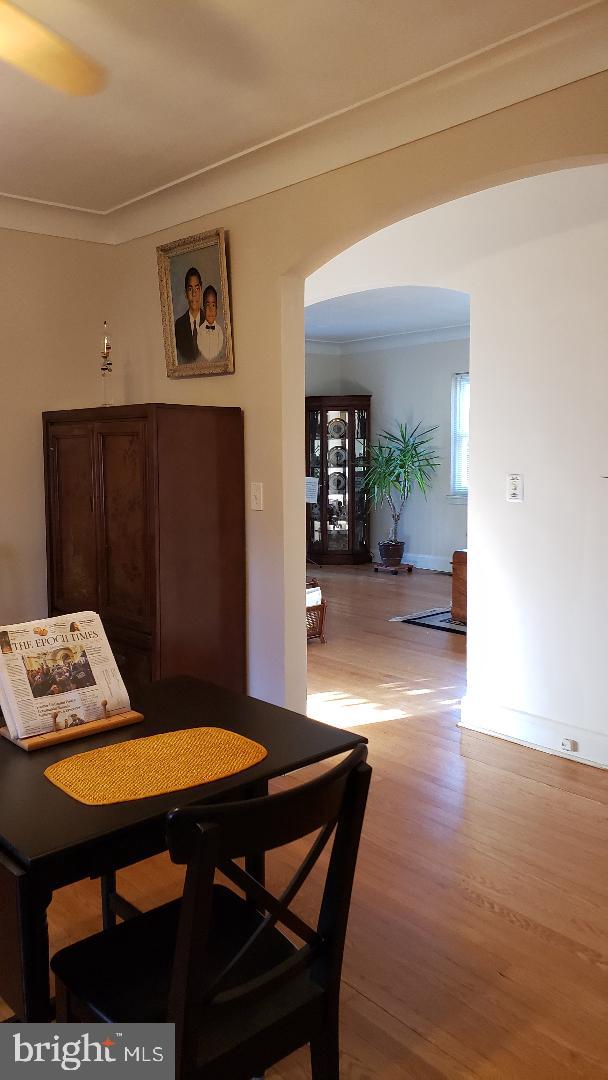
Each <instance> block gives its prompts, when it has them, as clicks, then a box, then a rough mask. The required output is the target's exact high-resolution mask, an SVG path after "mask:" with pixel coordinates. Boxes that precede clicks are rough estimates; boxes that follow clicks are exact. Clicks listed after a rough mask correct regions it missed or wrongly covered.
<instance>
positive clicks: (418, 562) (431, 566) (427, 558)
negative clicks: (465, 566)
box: [403, 551, 452, 574]
mask: <svg viewBox="0 0 608 1080" xmlns="http://www.w3.org/2000/svg"><path fill="white" fill-rule="evenodd" d="M403 562H406V563H408V562H409V563H412V565H413V566H417V567H418V569H419V570H440V571H441V572H442V573H444V574H451V573H452V560H451V559H450V558H449V557H446V556H445V555H410V553H409V551H406V552H405V555H404V556H403Z"/></svg>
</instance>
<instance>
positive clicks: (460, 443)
mask: <svg viewBox="0 0 608 1080" xmlns="http://www.w3.org/2000/svg"><path fill="white" fill-rule="evenodd" d="M468 492H469V375H468V372H465V373H460V374H457V375H453V376H452V476H451V494H452V495H461V496H466V495H468Z"/></svg>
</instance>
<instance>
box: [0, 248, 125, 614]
mask: <svg viewBox="0 0 608 1080" xmlns="http://www.w3.org/2000/svg"><path fill="white" fill-rule="evenodd" d="M0 236H1V240H0V280H1V282H2V287H1V290H0V313H1V320H0V321H1V325H2V331H1V334H2V338H1V340H2V347H1V349H0V425H1V426H0V431H1V438H2V444H1V445H2V450H1V453H0V496H1V503H0V622H3V623H6V622H14V621H17V620H25V619H34V618H36V617H37V616H38V615H40V614H42V613H44V612H46V560H45V532H44V490H43V476H42V423H41V419H40V414H41V412H42V411H43V410H45V409H64V408H65V409H70V408H77V407H80V406H84V405H91V404H101V401H102V396H101V395H102V388H101V382H100V376H99V363H100V360H99V351H100V348H101V337H102V331H103V321H104V318H108V314H107V313H108V310H109V307H110V300H109V297H110V291H111V288H110V286H111V280H112V279H111V274H110V272H109V269H110V265H111V263H112V259H113V258H114V257H115V252H113V251H112V249H110V248H105V247H101V246H100V245H98V244H89V243H81V242H79V241H76V240H62V239H58V238H55V237H48V236H36V235H34V234H31V233H23V232H13V231H11V230H8V229H4V230H2V232H1V234H0Z"/></svg>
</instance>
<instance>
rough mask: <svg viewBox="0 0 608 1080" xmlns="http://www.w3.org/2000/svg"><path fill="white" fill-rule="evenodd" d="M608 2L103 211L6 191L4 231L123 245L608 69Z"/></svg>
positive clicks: (0, 220) (0, 217)
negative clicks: (48, 202)
mask: <svg viewBox="0 0 608 1080" xmlns="http://www.w3.org/2000/svg"><path fill="white" fill-rule="evenodd" d="M607 39H608V4H607V3H606V0H594V2H592V3H590V4H586V5H584V6H583V7H581V8H578V9H577V10H576V11H574V12H572V13H571V14H567V15H565V16H561V17H559V18H558V19H555V20H553V21H552V22H549V23H547V24H545V25H543V26H541V27H538V28H536V29H534V30H531V31H529V32H528V33H525V34H523V35H521V36H518V37H515V38H511V39H509V40H507V41H505V42H502V43H500V44H498V45H495V46H492V47H491V48H489V49H487V50H485V51H483V52H481V53H478V54H475V55H473V56H470V57H468V58H465V59H463V60H460V61H458V62H456V63H455V64H453V65H451V66H449V67H447V68H442V69H440V70H438V71H436V72H432V73H430V74H428V75H425V76H423V77H421V78H419V79H417V80H414V81H413V82H410V83H408V84H406V85H404V86H401V87H399V88H397V89H395V90H392V91H389V92H387V93H385V94H383V95H382V96H380V97H376V98H373V99H371V100H369V101H367V102H364V103H362V104H359V105H356V106H354V107H352V108H351V109H349V110H347V111H346V112H342V113H339V114H337V115H334V116H331V117H329V118H327V119H325V120H321V121H319V122H316V123H315V124H314V125H311V126H309V127H307V128H304V129H301V130H299V131H296V132H293V133H291V134H289V135H285V136H282V137H281V138H280V139H278V140H277V141H275V142H272V143H270V144H267V145H265V146H263V147H259V148H254V149H252V150H251V151H250V152H246V153H245V154H244V155H241V156H239V157H237V158H235V159H232V160H230V161H228V162H224V163H220V164H218V165H217V166H216V167H214V168H212V169H209V170H206V171H205V172H203V173H198V174H196V175H194V176H191V177H188V178H184V179H182V180H179V181H177V182H176V183H175V184H173V185H171V186H170V187H168V188H163V189H162V190H160V191H157V192H152V193H150V194H148V195H146V196H143V197H142V198H140V199H138V200H136V201H134V202H130V203H128V204H126V205H124V206H120V207H116V208H114V209H113V210H110V211H105V212H103V213H100V212H99V211H89V210H81V209H78V208H74V209H72V208H70V207H62V206H57V205H54V204H47V203H42V202H36V201H34V200H29V199H20V198H18V197H16V196H10V195H0V227H3V228H9V229H17V230H21V231H26V232H34V233H43V234H47V235H50V236H62V237H67V238H71V239H76V240H90V241H93V242H96V243H104V244H111V245H112V244H121V243H125V242H127V241H129V240H134V239H136V238H138V237H141V236H146V235H149V234H151V233H155V232H159V231H161V230H164V229H173V230H174V229H176V228H178V227H179V226H180V225H185V224H186V223H187V222H190V221H193V220H195V219H197V218H200V217H202V216H203V215H206V214H209V213H213V212H217V211H220V210H222V209H225V208H226V207H228V206H232V205H235V204H238V203H242V202H246V201H248V200H250V199H254V198H258V197H260V196H262V195H265V194H268V193H269V192H272V191H277V190H280V189H281V188H285V187H289V186H291V185H293V184H297V183H300V182H302V181H304V180H308V179H311V178H312V177H314V176H319V175H321V174H323V173H325V172H330V171H333V170H335V169H339V168H342V167H344V166H346V165H350V164H353V163H354V162H356V161H360V160H363V159H364V158H367V157H373V156H375V155H377V154H380V153H384V152H385V151H387V150H392V149H395V148H396V147H398V146H403V145H405V144H407V143H409V142H413V141H415V140H417V139H421V138H424V137H426V136H429V135H432V134H435V133H437V132H439V131H442V130H445V129H446V128H451V127H455V126H457V125H459V124H462V123H466V122H467V121H470V120H473V119H476V118H478V117H481V116H484V115H488V114H489V113H492V112H495V111H496V110H497V109H503V108H507V107H508V106H510V105H515V104H517V103H518V102H521V101H524V100H526V99H528V98H532V97H536V96H538V95H540V94H543V93H546V92H548V91H551V90H555V89H557V88H558V87H560V86H565V85H567V84H568V83H572V82H577V81H579V80H581V79H584V78H588V77H590V76H592V75H597V74H599V73H600V72H602V71H605V70H606V69H607V68H608V55H607V50H606V45H605V42H606V40H607Z"/></svg>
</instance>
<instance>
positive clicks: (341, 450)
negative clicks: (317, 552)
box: [325, 409, 350, 551]
mask: <svg viewBox="0 0 608 1080" xmlns="http://www.w3.org/2000/svg"><path fill="white" fill-rule="evenodd" d="M326 418H327V419H326V422H327V489H326V503H325V512H326V516H327V550H328V551H348V550H349V548H350V544H349V539H350V538H349V529H348V511H349V502H348V495H349V492H348V487H349V483H348V482H349V468H348V457H349V438H350V431H349V427H348V420H349V417H348V409H328V410H327V414H326Z"/></svg>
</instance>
